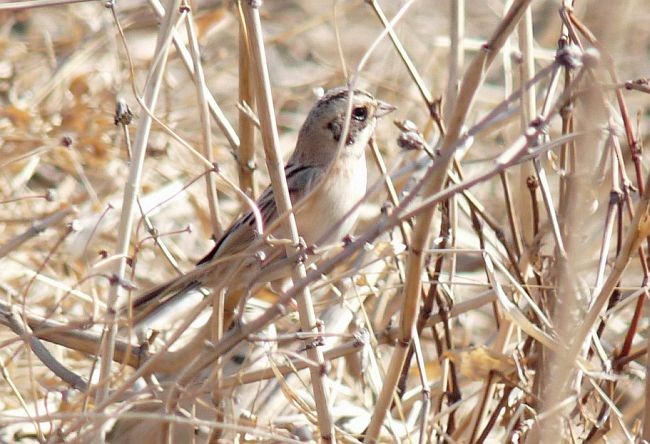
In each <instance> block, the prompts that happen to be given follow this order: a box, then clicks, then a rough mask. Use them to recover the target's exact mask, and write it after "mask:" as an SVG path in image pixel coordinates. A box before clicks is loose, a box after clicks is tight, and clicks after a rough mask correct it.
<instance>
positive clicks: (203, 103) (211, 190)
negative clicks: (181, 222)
mask: <svg viewBox="0 0 650 444" xmlns="http://www.w3.org/2000/svg"><path fill="white" fill-rule="evenodd" d="M185 27H186V29H187V40H188V42H189V46H190V54H191V55H192V62H193V66H194V84H195V85H196V95H197V97H198V101H199V114H200V116H201V136H202V138H203V156H205V158H206V159H208V161H210V162H213V161H214V156H213V155H212V130H211V128H210V110H209V107H208V101H207V97H206V91H207V90H208V86H207V84H206V83H205V75H204V74H203V66H202V65H201V54H199V42H198V41H197V39H196V31H195V29H194V20H193V19H192V15H191V13H190V12H189V11H188V12H187V13H185ZM205 186H206V193H207V198H208V207H209V209H210V223H211V225H212V235H213V236H214V237H215V238H219V237H220V236H221V232H222V231H223V224H222V222H221V216H220V214H219V200H218V199H217V189H216V186H215V183H214V176H213V175H212V174H206V175H205Z"/></svg>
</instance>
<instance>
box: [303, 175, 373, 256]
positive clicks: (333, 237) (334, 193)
mask: <svg viewBox="0 0 650 444" xmlns="http://www.w3.org/2000/svg"><path fill="white" fill-rule="evenodd" d="M363 167H364V168H357V169H355V170H353V171H348V172H341V173H340V174H339V175H334V176H335V177H334V179H332V180H326V181H325V182H324V183H323V184H322V185H320V188H319V189H316V190H315V191H314V193H313V194H312V195H311V196H310V197H309V198H308V199H307V202H305V207H304V208H300V209H299V211H298V214H297V215H296V222H297V224H298V232H299V234H300V236H302V237H303V239H304V240H305V242H306V243H307V244H308V245H313V244H316V245H326V244H330V243H333V242H337V241H340V240H341V239H343V237H345V236H346V235H347V234H349V233H350V231H351V230H352V228H353V226H354V224H355V222H356V220H357V217H358V215H359V206H360V205H358V203H359V201H360V200H361V198H362V197H363V195H364V194H365V192H366V171H365V164H364V165H363ZM355 205H356V208H355ZM353 208H354V210H353Z"/></svg>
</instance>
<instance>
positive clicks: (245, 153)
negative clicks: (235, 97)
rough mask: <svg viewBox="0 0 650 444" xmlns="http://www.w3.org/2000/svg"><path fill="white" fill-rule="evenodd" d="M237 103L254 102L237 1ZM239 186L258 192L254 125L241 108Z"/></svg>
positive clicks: (249, 192) (243, 32)
mask: <svg viewBox="0 0 650 444" xmlns="http://www.w3.org/2000/svg"><path fill="white" fill-rule="evenodd" d="M239 12H240V18H239V103H241V104H244V103H246V104H248V106H249V107H250V108H251V109H252V108H253V105H254V104H255V94H254V92H253V79H252V77H251V65H250V48H249V47H248V36H247V34H248V33H247V31H246V24H245V23H244V17H243V15H242V11H241V2H240V3H239ZM239 137H240V144H239V186H240V187H241V188H242V190H243V191H244V192H245V193H246V194H247V195H249V196H250V197H252V198H255V196H257V193H258V186H257V183H256V181H255V169H256V168H257V165H256V162H255V125H253V122H251V119H250V118H249V117H248V116H247V115H246V113H245V112H244V111H243V110H240V111H239Z"/></svg>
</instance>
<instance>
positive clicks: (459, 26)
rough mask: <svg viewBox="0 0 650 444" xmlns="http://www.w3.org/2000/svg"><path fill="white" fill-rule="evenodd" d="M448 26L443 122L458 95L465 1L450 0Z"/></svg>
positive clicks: (462, 50)
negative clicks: (447, 71) (447, 69)
mask: <svg viewBox="0 0 650 444" xmlns="http://www.w3.org/2000/svg"><path fill="white" fill-rule="evenodd" d="M449 3H450V8H451V10H450V15H451V20H450V26H449V41H450V43H451V44H450V47H449V79H448V81H447V92H446V94H445V103H444V111H443V116H444V117H445V121H446V120H447V119H448V118H449V117H450V116H451V111H452V110H453V109H454V103H455V102H456V94H458V85H459V83H460V74H461V72H462V70H463V63H464V60H465V48H464V45H463V39H464V38H465V0H450V2H449Z"/></svg>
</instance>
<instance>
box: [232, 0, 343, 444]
mask: <svg viewBox="0 0 650 444" xmlns="http://www.w3.org/2000/svg"><path fill="white" fill-rule="evenodd" d="M260 3H261V2H260V1H258V0H248V1H247V3H246V5H245V6H244V8H243V11H244V18H245V21H246V29H247V30H248V37H249V44H250V50H251V56H252V59H253V65H254V69H255V74H256V86H257V88H256V92H257V100H258V104H259V107H258V108H259V110H258V112H259V118H260V125H261V127H262V128H261V129H262V142H263V144H264V152H265V154H266V164H267V168H268V170H269V175H270V176H271V186H272V188H273V195H274V198H275V201H276V205H277V208H278V213H279V214H283V213H286V212H290V211H291V200H290V198H289V190H288V188H287V179H286V177H285V175H284V168H283V164H282V159H281V157H280V150H279V141H278V132H277V126H276V123H275V112H274V110H273V100H272V97H271V84H270V80H269V73H268V68H267V63H266V53H265V50H264V41H263V39H262V24H261V21H260V14H259V7H260V6H261V5H260ZM287 225H288V226H287V227H286V228H288V231H289V233H288V234H289V236H290V239H291V240H292V242H293V245H288V246H287V247H286V250H287V255H291V254H294V253H297V251H298V248H299V246H298V245H299V237H298V229H297V226H296V220H295V217H294V215H293V213H290V214H289V217H288V218H287ZM305 276H306V272H305V266H304V264H303V263H302V262H298V263H297V264H296V267H295V268H294V270H293V273H292V279H293V281H294V282H296V281H298V280H302V279H304V278H305ZM297 302H298V313H299V316H300V326H301V328H302V331H303V332H313V333H317V332H318V329H317V327H316V316H315V314H314V307H313V304H312V300H311V292H310V291H309V288H307V287H304V288H303V289H301V291H300V295H299V297H298V300H297ZM317 342H318V341H317V340H316V341H314V342H311V343H308V344H306V349H307V356H308V358H309V359H310V360H311V361H312V362H315V363H316V365H312V366H310V367H309V371H310V375H311V384H312V388H313V390H314V402H315V405H316V416H317V418H318V426H319V431H320V435H321V441H322V442H334V441H335V437H334V424H333V422H332V416H331V413H330V410H329V406H328V400H327V389H326V382H327V374H326V371H325V360H324V358H323V353H322V351H321V350H320V349H319V348H318V346H317V345H316V344H317Z"/></svg>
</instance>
